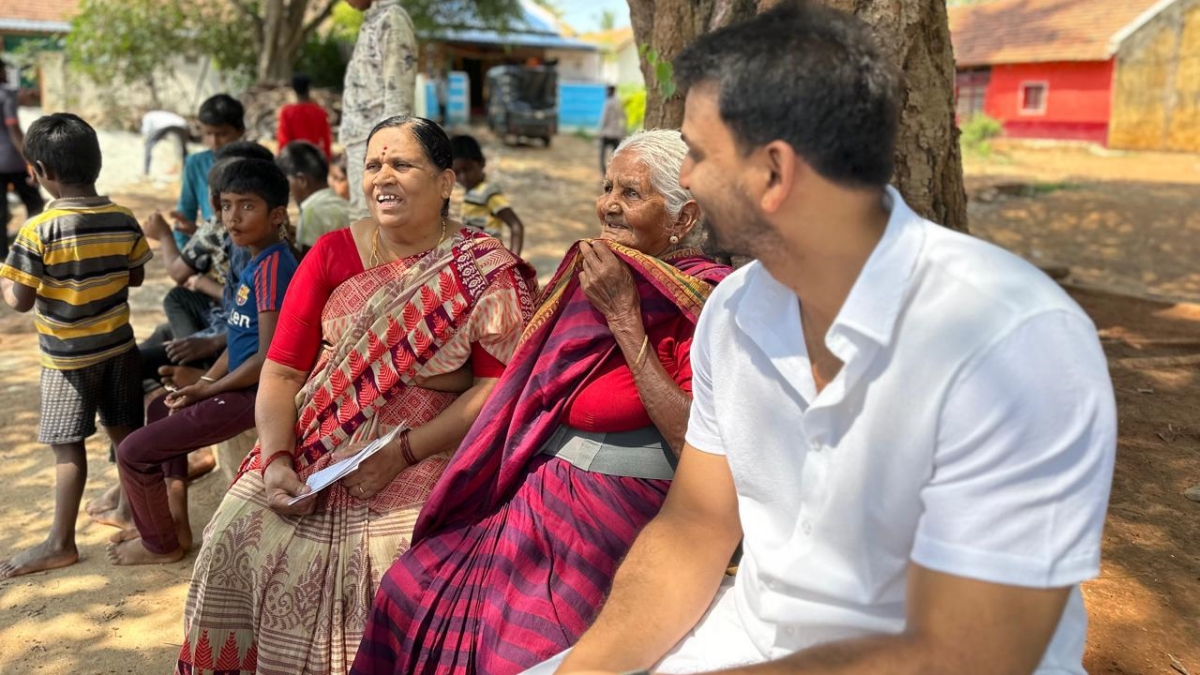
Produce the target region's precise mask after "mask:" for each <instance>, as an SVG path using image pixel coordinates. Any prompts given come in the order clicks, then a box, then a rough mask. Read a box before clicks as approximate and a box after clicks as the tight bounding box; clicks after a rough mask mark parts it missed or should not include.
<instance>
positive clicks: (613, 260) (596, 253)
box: [579, 241, 642, 327]
mask: <svg viewBox="0 0 1200 675" xmlns="http://www.w3.org/2000/svg"><path fill="white" fill-rule="evenodd" d="M579 248H580V253H581V255H582V256H583V269H582V270H580V272H579V285H580V286H581V287H582V288H583V294H584V295H585V296H586V297H587V299H588V301H589V302H591V303H592V306H593V307H595V308H596V309H598V310H600V313H601V314H603V315H604V319H605V320H606V321H608V325H609V327H612V326H613V325H614V324H616V323H624V322H638V323H640V322H641V319H642V303H641V299H640V298H638V292H637V286H636V285H634V282H633V275H632V274H630V272H629V266H628V265H626V264H625V263H623V262H621V260H620V259H619V258H617V256H616V255H614V254H613V252H612V251H611V250H610V249H609V248H608V245H607V244H604V243H603V242H586V241H585V242H583V243H582V244H580V245H579Z"/></svg>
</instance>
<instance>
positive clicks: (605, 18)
mask: <svg viewBox="0 0 1200 675" xmlns="http://www.w3.org/2000/svg"><path fill="white" fill-rule="evenodd" d="M616 27H617V13H616V12H614V11H612V10H609V9H606V10H604V11H603V12H601V13H600V30H612V29H614V28H616Z"/></svg>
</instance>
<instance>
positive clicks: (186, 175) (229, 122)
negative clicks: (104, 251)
mask: <svg viewBox="0 0 1200 675" xmlns="http://www.w3.org/2000/svg"><path fill="white" fill-rule="evenodd" d="M197 116H198V117H199V119H200V131H201V141H203V143H204V145H206V146H207V147H208V149H207V150H205V151H204V152H198V153H196V154H194V155H191V156H189V157H188V158H187V161H186V162H185V163H184V167H183V188H182V189H181V190H180V191H179V202H178V203H177V204H176V205H175V210H174V211H172V212H171V213H170V218H171V220H172V221H173V222H174V224H175V243H176V244H177V245H178V246H179V248H183V245H184V244H186V243H187V240H188V239H189V238H190V237H191V236H192V234H194V233H195V232H196V226H197V224H198V223H199V222H200V221H201V220H207V219H209V218H212V215H213V214H212V207H211V206H210V204H209V200H208V170H209V169H211V168H212V165H213V162H214V161H215V159H214V157H213V153H215V152H216V151H217V150H220V149H221V148H223V147H225V146H226V145H228V144H230V143H233V142H234V141H237V140H241V138H242V136H243V135H244V134H245V133H246V121H245V117H246V111H245V109H244V108H243V107H242V104H241V103H240V102H238V100H237V99H236V98H234V97H232V96H230V95H229V94H217V95H216V96H213V97H211V98H209V99H207V100H206V101H204V103H201V104H200V112H199V114H198V115H197ZM151 217H152V218H161V217H162V216H161V215H159V213H158V212H155V213H154V215H153V216H151Z"/></svg>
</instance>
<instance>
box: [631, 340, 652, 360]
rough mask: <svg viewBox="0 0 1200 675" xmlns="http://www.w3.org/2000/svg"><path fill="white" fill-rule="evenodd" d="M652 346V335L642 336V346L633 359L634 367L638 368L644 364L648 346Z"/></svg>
mask: <svg viewBox="0 0 1200 675" xmlns="http://www.w3.org/2000/svg"><path fill="white" fill-rule="evenodd" d="M649 346H650V336H649V335H646V337H644V338H642V346H641V348H640V349H638V353H637V358H636V359H634V360H633V367H634V368H637V367H638V366H640V365H642V358H643V357H645V356H646V347H649Z"/></svg>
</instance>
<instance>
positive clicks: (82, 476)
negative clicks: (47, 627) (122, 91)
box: [0, 113, 151, 579]
mask: <svg viewBox="0 0 1200 675" xmlns="http://www.w3.org/2000/svg"><path fill="white" fill-rule="evenodd" d="M25 156H26V158H27V159H28V160H29V162H30V163H31V164H32V166H33V169H34V174H35V175H36V176H37V179H38V181H39V182H40V183H41V184H42V187H44V188H46V191H47V192H49V193H50V194H51V195H52V196H53V197H54V201H52V202H50V204H48V205H47V208H46V210H45V211H44V212H43V213H42V214H41V215H39V216H37V217H36V218H31V219H30V220H29V221H28V222H26V223H25V225H24V226H23V227H22V228H21V232H20V234H19V235H17V240H16V242H15V243H14V244H13V247H12V250H11V251H9V254H8V258H7V261H6V262H5V264H4V265H0V287H2V289H3V294H4V301H5V302H6V303H8V305H9V306H10V307H12V308H14V309H16V310H17V311H19V312H28V311H29V310H31V309H35V308H36V314H35V316H36V318H35V323H36V326H37V329H38V342H39V346H40V347H41V351H42V381H41V390H42V409H41V413H42V414H41V423H40V427H39V431H38V440H39V441H41V442H42V443H48V444H49V445H50V447H51V449H52V450H53V451H54V456H55V491H54V524H53V525H52V526H51V528H50V534H49V536H47V538H46V541H44V542H42V543H41V544H38V545H37V546H34V547H33V548H30V549H27V550H25V551H22V552H20V553H18V554H16V555H15V556H13V557H12V558H11V559H9V560H8V561H6V562H4V563H0V579H7V578H9V577H15V576H19V575H22V574H29V573H31V572H38V571H41V570H48V569H54V568H57V567H66V566H67V565H72V564H74V563H75V562H76V561H77V560H79V550H78V549H77V548H76V547H75V517H76V516H77V515H78V514H79V500H80V499H81V498H82V497H83V486H84V483H85V481H86V480H87V457H86V454H85V450H84V440H85V439H87V437H89V436H91V435H92V434H93V433H95V432H96V413H97V412H99V413H100V423H101V424H102V425H103V426H104V429H105V431H106V432H107V433H108V436H109V438H111V439H112V442H113V443H114V444H117V445H119V444H120V443H121V441H122V440H124V438H125V436H126V435H128V434H129V433H130V432H132V431H133V430H134V429H137V428H138V427H140V426H141V425H142V389H141V383H140V381H139V380H140V370H141V367H140V362H139V359H138V352H137V348H136V347H137V346H136V344H135V343H134V339H133V328H132V327H131V326H130V325H129V304H128V302H127V300H128V297H129V287H130V286H140V285H141V284H142V280H143V278H144V277H145V268H144V267H143V265H145V264H146V261H148V260H149V259H150V255H151V254H150V248H149V247H148V246H147V244H146V239H145V237H143V236H142V230H141V228H140V227H139V226H138V223H137V220H135V219H134V217H133V214H131V213H130V212H129V211H128V210H127V209H124V208H122V207H120V206H117V205H116V204H113V203H112V202H111V201H110V200H109V199H108V198H107V197H101V196H98V195H97V194H96V178H97V177H98V176H99V175H100V144H99V142H98V141H97V139H96V132H95V131H94V130H93V129H92V127H90V126H89V125H88V124H87V122H84V121H83V120H82V119H80V118H79V117H76V116H75V115H71V114H68V113H55V114H53V115H47V116H46V117H43V118H41V119H39V120H38V121H36V122H34V123H33V125H32V126H30V128H29V132H28V134H26V136H25Z"/></svg>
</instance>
